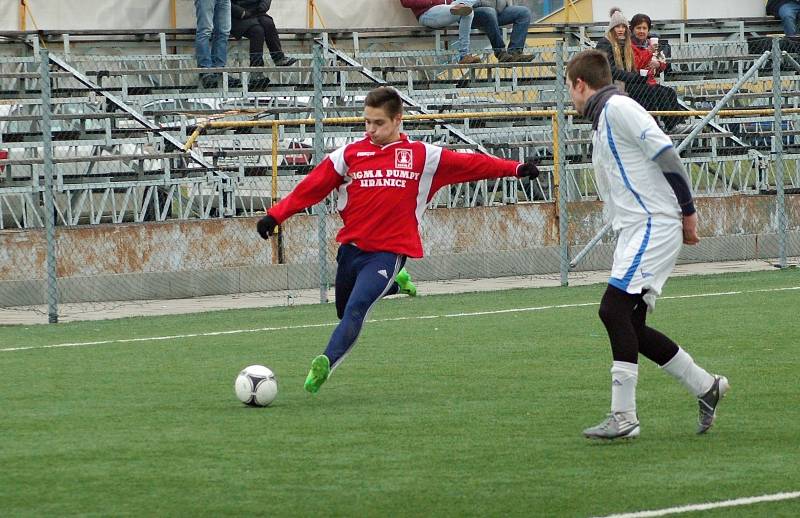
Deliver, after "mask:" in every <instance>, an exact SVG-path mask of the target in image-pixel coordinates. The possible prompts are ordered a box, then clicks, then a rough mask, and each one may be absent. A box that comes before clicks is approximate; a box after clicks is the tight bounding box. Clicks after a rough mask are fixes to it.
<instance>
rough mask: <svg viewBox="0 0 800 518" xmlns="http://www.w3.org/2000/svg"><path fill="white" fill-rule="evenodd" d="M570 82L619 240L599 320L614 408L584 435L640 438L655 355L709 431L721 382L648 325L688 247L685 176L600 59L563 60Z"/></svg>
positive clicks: (586, 55) (691, 220)
mask: <svg viewBox="0 0 800 518" xmlns="http://www.w3.org/2000/svg"><path fill="white" fill-rule="evenodd" d="M567 87H568V88H569V93H570V96H571V97H572V101H573V103H574V104H575V108H576V109H577V110H578V112H579V113H580V114H581V115H583V116H585V117H587V118H588V119H590V120H591V121H592V129H593V130H594V131H593V135H592V144H593V150H592V165H593V167H594V170H595V175H596V177H597V184H598V189H599V191H600V195H601V197H602V199H603V200H604V202H605V207H604V209H605V210H606V214H607V215H608V216H609V217H610V220H611V223H612V226H613V228H614V230H617V231H619V240H618V242H617V247H616V250H615V251H614V265H613V267H612V271H611V278H610V279H609V281H608V286H607V288H606V291H605V293H604V295H603V299H602V301H601V303H600V312H599V313H600V319H601V320H602V321H603V324H604V325H605V327H606V331H607V332H608V336H609V339H610V341H611V352H612V356H613V364H612V366H611V413H610V414H609V415H608V417H607V418H606V419H605V420H604V421H602V422H601V423H600V424H599V425H597V426H593V427H591V428H587V429H586V430H584V431H583V435H584V436H586V437H587V438H591V439H617V438H630V437H636V436H638V435H639V419H638V417H637V413H636V382H637V379H638V372H639V369H638V367H639V366H638V355H639V353H641V354H642V355H644V356H645V357H646V358H648V359H650V360H652V361H654V362H655V363H656V364H658V365H659V366H660V367H661V368H662V369H663V370H664V371H666V372H667V373H668V374H670V375H672V376H673V377H675V378H676V379H677V380H678V381H680V382H681V384H683V386H684V387H686V389H688V390H689V392H691V394H692V395H693V396H695V397H697V400H698V403H699V406H700V420H699V424H698V428H697V433H701V434H702V433H705V432H706V431H708V429H709V428H710V427H711V425H712V424H713V422H714V417H715V415H716V409H717V405H718V403H719V401H720V400H721V399H722V397H723V396H724V395H725V393H726V392H727V391H728V389H729V388H730V385H729V383H728V380H727V378H725V377H724V376H718V375H713V374H709V373H708V372H707V371H705V370H704V369H703V368H702V367H700V366H698V365H697V364H696V363H695V362H694V360H693V359H692V357H691V356H689V354H688V353H687V352H686V351H684V350H683V349H682V348H681V347H680V346H678V345H677V344H675V342H673V341H672V340H670V339H669V338H668V337H666V336H664V335H663V334H662V333H660V332H658V331H656V330H655V329H653V328H651V327H648V326H647V325H646V318H647V312H648V311H652V310H653V307H654V306H655V300H656V297H657V296H658V295H660V294H661V289H662V287H663V286H664V283H665V282H666V281H667V278H668V277H669V275H670V273H671V272H672V269H673V267H674V266H675V261H676V259H677V258H678V253H679V252H680V250H681V245H682V243H686V244H689V245H694V244H696V243H698V242H699V241H700V240H699V238H698V237H697V213H696V212H695V208H694V203H693V201H692V193H691V187H690V182H689V178H688V175H687V173H686V170H685V169H684V167H683V164H682V163H681V161H680V158H679V156H678V153H677V152H676V151H675V149H674V148H673V146H672V141H671V140H670V139H669V137H668V136H666V135H665V134H664V132H662V131H661V130H660V129H659V127H658V125H657V124H656V122H655V120H654V119H653V117H651V116H650V115H649V114H648V113H647V112H646V111H645V110H644V109H643V108H642V107H641V106H640V105H639V104H638V103H636V101H634V100H632V99H630V98H628V97H626V96H625V95H624V94H620V92H619V91H618V90H617V88H616V87H615V86H613V84H612V82H611V70H610V68H609V64H608V61H607V59H606V57H605V55H604V54H603V53H601V52H599V51H596V50H586V51H583V52H581V53H579V54H577V55H576V56H574V57H573V58H572V59H571V60H570V62H569V64H568V65H567Z"/></svg>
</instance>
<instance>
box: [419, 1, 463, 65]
mask: <svg viewBox="0 0 800 518" xmlns="http://www.w3.org/2000/svg"><path fill="white" fill-rule="evenodd" d="M475 2H476V0H460V1H459V2H458V3H460V4H465V5H469V6H472V5H473V4H474V3H475ZM452 6H453V4H449V5H445V4H440V5H434V6H433V7H431V8H430V9H428V10H427V11H425V12H424V13H422V16H420V17H419V23H421V24H422V25H424V26H425V27H430V28H431V29H441V28H443V27H448V26H450V25H455V24H458V41H457V42H456V48H457V50H458V57H459V58H463V57H464V56H466V55H467V54H469V31H470V30H472V19H473V18H474V17H475V13H474V12H473V13H472V14H468V15H467V16H456V15H454V14H451V13H450V8H451V7H452Z"/></svg>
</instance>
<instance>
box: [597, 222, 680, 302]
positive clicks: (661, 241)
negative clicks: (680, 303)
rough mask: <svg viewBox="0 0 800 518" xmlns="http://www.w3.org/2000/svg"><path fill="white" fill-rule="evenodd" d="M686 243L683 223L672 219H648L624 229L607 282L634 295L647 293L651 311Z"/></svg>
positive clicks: (618, 241)
mask: <svg viewBox="0 0 800 518" xmlns="http://www.w3.org/2000/svg"><path fill="white" fill-rule="evenodd" d="M682 245H683V223H682V222H681V221H680V220H677V219H670V218H661V219H655V218H648V219H647V220H645V221H643V222H642V223H641V224H639V225H633V226H630V227H626V228H623V229H622V231H621V232H620V234H619V239H618V240H617V248H616V250H614V265H613V266H612V267H611V278H610V279H609V280H608V283H609V284H610V285H611V286H614V287H615V288H619V289H621V290H622V291H625V292H627V293H631V294H637V293H642V292H643V291H647V293H646V294H645V296H644V297H643V298H644V301H645V302H646V303H647V307H648V309H649V310H650V311H653V308H655V305H656V297H658V296H659V295H661V288H663V287H664V283H665V282H667V279H668V278H669V275H670V274H671V273H672V269H673V268H674V267H675V261H676V260H677V259H678V254H679V253H680V251H681V246H682Z"/></svg>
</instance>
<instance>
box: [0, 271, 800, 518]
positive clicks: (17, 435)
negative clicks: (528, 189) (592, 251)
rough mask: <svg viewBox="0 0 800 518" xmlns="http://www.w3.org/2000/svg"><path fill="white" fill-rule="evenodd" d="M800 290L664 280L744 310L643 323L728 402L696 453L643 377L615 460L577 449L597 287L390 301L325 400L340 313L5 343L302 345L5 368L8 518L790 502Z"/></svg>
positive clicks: (601, 447) (753, 510)
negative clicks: (242, 390) (757, 499)
mask: <svg viewBox="0 0 800 518" xmlns="http://www.w3.org/2000/svg"><path fill="white" fill-rule="evenodd" d="M795 286H800V273H799V272H798V271H797V270H785V271H775V272H759V273H744V274H725V275H717V276H702V277H685V278H675V279H672V280H670V282H669V283H668V284H667V287H666V290H665V293H664V295H665V296H676V295H700V294H709V293H719V292H732V291H738V292H743V293H738V294H729V295H717V296H707V297H693V298H680V299H669V298H664V299H662V300H659V302H658V306H657V310H656V312H655V313H654V314H653V315H652V316H651V317H650V319H649V323H650V325H652V326H653V327H656V328H658V329H659V330H661V331H663V332H665V333H666V334H668V335H669V336H671V337H672V338H673V339H674V340H675V341H677V342H678V343H680V344H682V345H683V346H684V347H685V348H686V349H687V350H688V351H689V352H690V353H691V354H692V355H693V356H694V357H695V359H696V360H697V361H698V362H699V363H700V364H701V365H703V366H705V367H707V368H708V369H709V370H710V371H712V372H719V373H723V374H725V375H727V376H728V377H729V379H730V381H731V384H732V387H733V388H732V391H731V393H730V395H729V397H728V398H726V400H725V401H724V402H723V403H722V404H721V406H720V418H719V421H718V423H717V425H715V427H714V429H712V430H711V432H709V434H708V435H707V436H701V437H698V436H696V435H694V429H695V422H696V419H697V415H696V414H697V405H696V403H695V401H694V399H693V398H692V397H690V396H689V395H688V394H687V393H686V392H685V391H684V389H683V388H682V387H680V386H679V385H678V384H677V383H676V382H674V380H672V379H671V378H669V377H668V376H667V375H665V374H664V373H663V372H660V371H659V369H658V368H657V367H655V366H653V365H652V364H649V363H647V361H646V360H643V361H642V367H641V369H640V377H639V388H638V403H639V416H640V420H641V423H642V435H641V437H640V438H639V439H637V440H635V441H629V442H625V443H621V444H616V443H612V444H602V443H601V444H597V443H592V442H587V441H586V440H584V439H583V438H582V437H581V435H580V431H581V430H582V429H583V428H585V427H586V426H590V425H594V424H596V423H597V422H599V421H600V419H602V418H603V416H604V415H605V413H606V412H607V410H608V405H609V397H610V395H609V372H608V371H609V367H610V362H611V356H610V349H609V346H608V340H607V337H606V334H605V331H604V329H603V327H602V324H601V323H600V321H599V319H598V318H597V305H595V303H597V302H598V301H599V299H600V296H601V294H602V291H603V289H604V286H603V285H593V286H582V287H573V288H542V289H526V290H511V291H504V292H491V293H471V294H462V295H442V296H429V297H424V296H423V297H419V298H417V299H408V298H398V299H392V300H386V301H382V302H381V303H380V304H378V305H376V307H375V311H373V313H372V314H371V319H372V320H374V321H373V322H371V323H369V324H367V325H366V326H365V328H364V330H363V333H362V334H361V337H360V339H359V342H358V344H357V345H356V348H355V349H354V351H353V353H352V354H351V355H350V356H349V357H348V359H347V361H345V362H344V363H343V364H342V366H341V367H340V368H339V369H337V371H336V372H335V373H334V375H333V377H332V378H331V379H330V381H329V382H328V383H326V384H325V385H324V386H323V387H322V390H321V391H320V393H319V394H318V395H317V396H315V397H311V396H309V395H308V394H306V393H305V392H304V391H303V388H302V385H303V380H304V379H305V375H306V372H307V369H308V365H309V362H310V360H311V359H312V358H313V357H314V356H315V355H317V354H319V353H320V352H321V351H322V350H323V349H324V347H325V344H326V343H327V340H328V337H329V335H330V333H331V331H332V329H333V324H334V323H335V312H334V310H333V307H332V306H330V305H324V306H322V305H320V306H302V307H291V308H271V309H262V310H234V311H224V312H214V313H206V314H200V315H183V316H164V317H157V318H131V319H122V320H114V321H100V322H96V321H95V322H80V323H71V324H58V325H51V326H48V325H41V326H2V327H0V348H8V347H26V346H27V347H35V346H43V345H52V344H60V343H72V342H84V341H102V340H115V339H128V338H133V337H156V336H174V335H182V334H202V333H210V332H219V331H235V330H244V329H257V328H262V327H281V326H286V327H289V329H284V330H275V331H260V332H242V333H234V334H222V335H217V336H194V337H189V338H174V339H169V340H159V341H142V342H128V343H110V344H101V345H83V346H76V347H64V348H49V349H31V350H25V351H15V352H2V353H0V376H2V380H3V385H2V386H3V389H2V419H1V420H0V431H2V437H3V440H2V441H0V466H2V470H0V515H4V516H25V515H43V514H51V515H56V516H62V515H75V514H81V515H102V516H108V515H160V516H176V515H193V516H219V515H234V514H236V515H243V514H245V513H254V514H257V515H274V516H310V515H334V516H398V515H399V516H409V515H411V516H419V515H424V516H478V515H481V516H591V515H604V514H611V513H616V512H628V511H640V510H647V509H658V508H664V507H672V506H677V505H685V504H692V503H699V502H707V501H717V500H726V499H734V498H740V497H746V496H756V495H761V494H767V493H777V492H784V491H798V490H800V470H798V469H797V466H799V465H800V450H799V449H798V447H797V444H798V437H800V436H799V435H798V432H797V423H798V422H800V405H799V404H798V403H800V398H798V396H797V382H796V378H795V376H796V375H797V372H798V355H797V337H798V336H800V324H798V315H797V310H798V301H799V300H800V290H781V291H774V290H777V289H781V288H788V287H795ZM757 290H773V291H757ZM579 304H590V305H586V306H575V307H560V308H550V309H539V310H529V311H515V312H508V313H499V314H486V315H463V313H473V312H481V311H497V310H514V309H519V308H534V307H546V306H558V305H561V306H568V305H579ZM456 314H460V315H458V316H447V315H456ZM423 316H427V317H436V318H417V317H423ZM398 317H408V319H406V320H388V319H396V318H398ZM325 323H330V324H331V325H329V326H321V327H307V328H300V327H297V326H302V325H308V324H325ZM254 363H260V364H264V365H268V366H269V367H270V368H272V369H273V370H274V371H275V373H276V375H277V377H278V381H279V387H280V391H279V394H278V398H277V400H276V401H275V403H274V406H272V407H270V408H265V409H253V408H248V407H245V406H243V405H241V404H240V403H239V402H238V401H237V400H236V398H235V396H234V394H233V380H234V378H235V376H236V374H237V372H238V370H239V369H240V368H241V367H243V366H245V365H249V364H254ZM798 511H800V500H789V501H785V502H774V503H768V504H758V505H754V506H750V507H741V508H735V509H727V510H718V511H712V512H710V513H709V514H708V516H765V515H769V516H796V515H797V514H798Z"/></svg>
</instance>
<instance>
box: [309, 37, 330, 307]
mask: <svg viewBox="0 0 800 518" xmlns="http://www.w3.org/2000/svg"><path fill="white" fill-rule="evenodd" d="M311 61H312V63H311V67H312V73H311V77H312V79H313V81H314V165H317V164H319V163H320V162H322V159H323V158H325V133H324V132H323V128H322V119H323V117H324V114H323V112H322V81H323V79H322V65H323V64H324V63H323V57H322V45H320V44H318V43H316V42H315V43H314V53H313V57H312V60H311ZM326 212H327V211H326V210H325V202H324V201H322V202H320V203H318V204H316V205H314V214H316V215H317V239H318V245H319V301H320V303H322V304H324V303H326V302H328V254H327V250H328V239H327V235H326V232H325V213H326Z"/></svg>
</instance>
